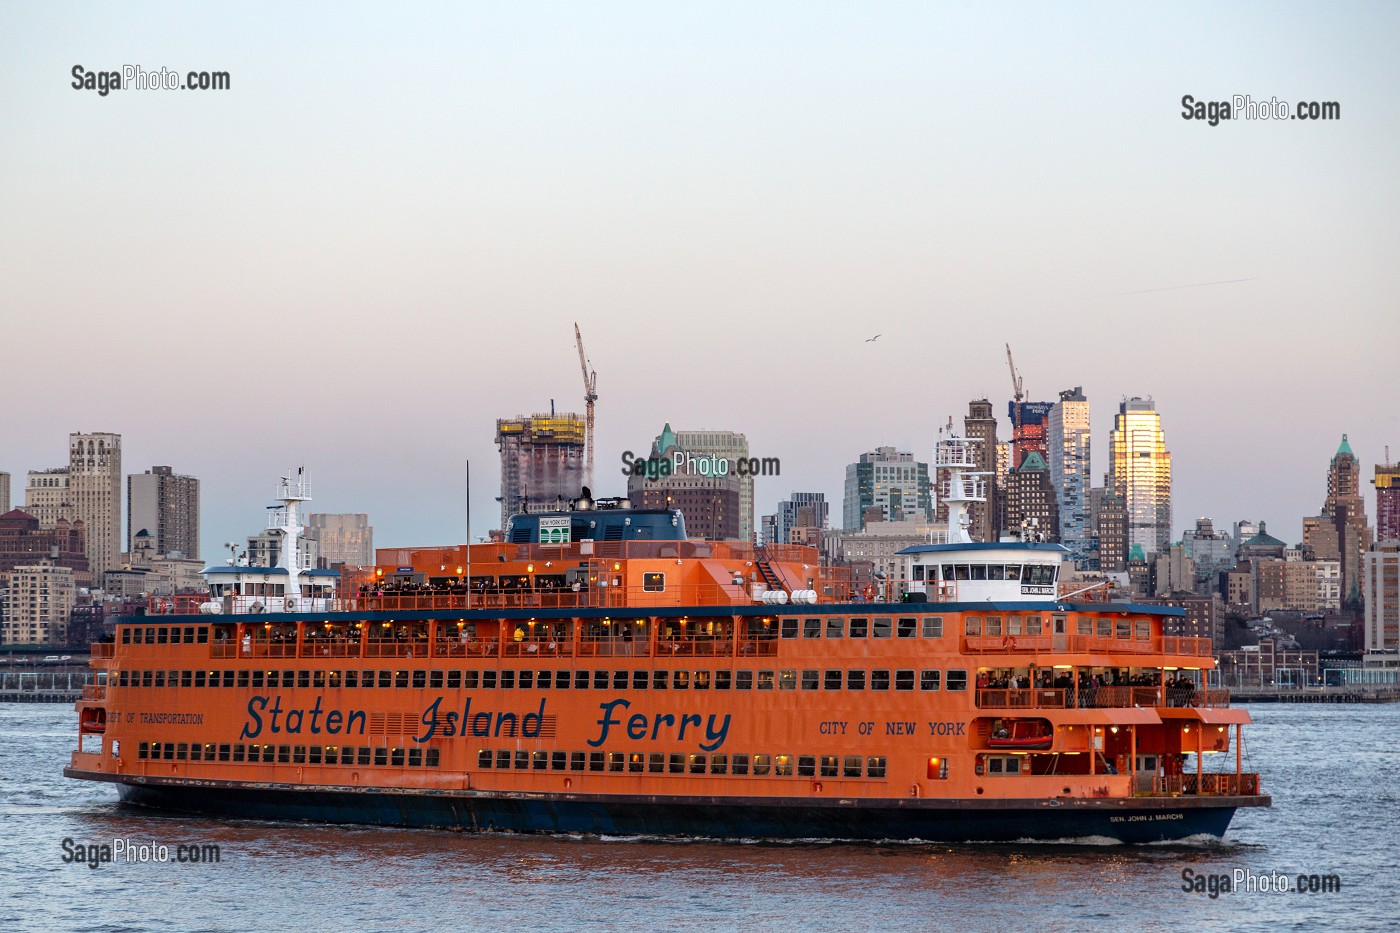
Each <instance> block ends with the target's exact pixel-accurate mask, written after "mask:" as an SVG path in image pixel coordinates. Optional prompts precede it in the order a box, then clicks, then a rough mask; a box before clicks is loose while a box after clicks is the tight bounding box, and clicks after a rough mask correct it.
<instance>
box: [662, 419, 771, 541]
mask: <svg viewBox="0 0 1400 933" xmlns="http://www.w3.org/2000/svg"><path fill="white" fill-rule="evenodd" d="M667 427H669V425H668V426H667ZM674 434H675V439H676V445H677V446H678V447H679V448H680V449H681V450H683V451H685V452H686V453H687V454H691V455H693V456H695V457H702V456H703V457H710V458H712V459H716V460H727V461H729V470H730V472H732V473H736V474H737V473H739V470H738V467H737V466H736V464H737V463H738V462H739V461H740V460H744V461H748V459H749V439H748V438H747V437H745V436H744V435H743V434H740V433H738V432H737V431H676V432H674ZM658 440H659V438H658ZM738 479H739V540H741V541H752V540H753V538H754V517H753V474H752V473H751V472H749V471H748V470H747V469H745V471H744V472H743V473H742V474H740V475H739V477H738Z"/></svg>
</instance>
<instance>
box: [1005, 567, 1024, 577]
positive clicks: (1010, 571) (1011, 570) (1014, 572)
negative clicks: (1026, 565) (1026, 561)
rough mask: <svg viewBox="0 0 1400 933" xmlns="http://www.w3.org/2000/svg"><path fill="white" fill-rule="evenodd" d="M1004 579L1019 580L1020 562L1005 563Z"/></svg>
mask: <svg viewBox="0 0 1400 933" xmlns="http://www.w3.org/2000/svg"><path fill="white" fill-rule="evenodd" d="M1006 579H1008V580H1019V579H1021V565H1020V564H1007V565H1006Z"/></svg>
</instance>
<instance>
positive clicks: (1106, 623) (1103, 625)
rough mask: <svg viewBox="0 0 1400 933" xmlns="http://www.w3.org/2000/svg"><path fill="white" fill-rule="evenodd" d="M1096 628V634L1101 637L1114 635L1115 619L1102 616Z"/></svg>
mask: <svg viewBox="0 0 1400 933" xmlns="http://www.w3.org/2000/svg"><path fill="white" fill-rule="evenodd" d="M1095 628H1096V629H1097V630H1098V631H1097V633H1096V634H1097V635H1098V636H1099V637H1100V638H1109V637H1111V636H1112V635H1113V620H1112V619H1103V618H1101V619H1099V620H1098V624H1097V625H1096V626H1095Z"/></svg>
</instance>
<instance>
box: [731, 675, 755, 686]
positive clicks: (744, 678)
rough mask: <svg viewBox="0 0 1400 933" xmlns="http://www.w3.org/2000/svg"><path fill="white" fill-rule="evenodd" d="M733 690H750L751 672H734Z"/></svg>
mask: <svg viewBox="0 0 1400 933" xmlns="http://www.w3.org/2000/svg"><path fill="white" fill-rule="evenodd" d="M734 689H735V690H752V689H753V671H735V677H734Z"/></svg>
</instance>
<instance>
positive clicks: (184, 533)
mask: <svg viewBox="0 0 1400 933" xmlns="http://www.w3.org/2000/svg"><path fill="white" fill-rule="evenodd" d="M140 531H145V532H146V533H147V534H148V535H150V537H151V539H152V547H151V549H152V551H154V552H155V554H157V555H159V556H161V557H168V556H171V555H175V554H178V555H179V556H181V557H185V558H189V559H191V560H197V559H198V558H199V480H197V479H195V478H194V477H193V476H181V475H179V474H177V473H175V471H173V470H172V469H170V467H168V466H154V467H151V468H150V469H149V470H147V471H146V472H145V473H133V474H131V475H130V476H128V477H127V478H126V549H127V551H128V553H129V552H130V551H131V549H132V544H131V543H132V539H133V538H134V537H135V535H136V534H137V532H140Z"/></svg>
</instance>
